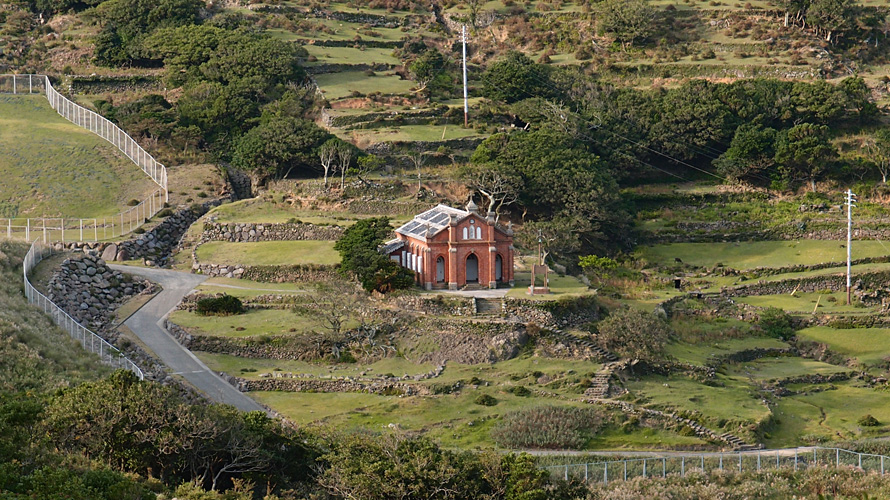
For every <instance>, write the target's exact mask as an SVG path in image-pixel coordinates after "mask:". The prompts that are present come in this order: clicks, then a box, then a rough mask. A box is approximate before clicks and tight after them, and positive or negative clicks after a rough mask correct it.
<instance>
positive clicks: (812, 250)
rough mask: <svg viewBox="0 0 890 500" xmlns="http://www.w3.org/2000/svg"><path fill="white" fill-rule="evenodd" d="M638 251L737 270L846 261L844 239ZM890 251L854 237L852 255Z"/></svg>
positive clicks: (663, 259)
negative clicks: (721, 265) (720, 265)
mask: <svg viewBox="0 0 890 500" xmlns="http://www.w3.org/2000/svg"><path fill="white" fill-rule="evenodd" d="M637 255H638V256H639V257H641V258H643V259H646V260H647V261H649V262H651V263H654V264H673V263H674V259H675V258H679V259H681V260H682V261H683V262H684V263H686V264H691V265H694V266H708V267H712V266H715V265H717V264H718V263H720V264H723V265H724V266H726V267H731V268H733V269H738V270H747V269H754V268H756V267H785V266H793V265H799V264H803V265H813V264H823V263H832V262H838V263H840V262H844V261H846V258H847V250H846V248H845V244H844V242H840V241H825V240H796V241H747V242H737V243H672V244H668V245H654V246H651V247H641V248H639V249H638V250H637ZM885 255H890V244H888V243H883V242H880V241H854V242H853V258H854V259H862V258H866V257H880V256H885Z"/></svg>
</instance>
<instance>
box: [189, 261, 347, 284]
mask: <svg viewBox="0 0 890 500" xmlns="http://www.w3.org/2000/svg"><path fill="white" fill-rule="evenodd" d="M192 272H193V273H196V274H206V275H208V276H210V277H220V278H241V279H246V280H251V281H260V282H263V283H293V282H301V283H302V282H318V281H329V280H332V279H335V278H336V277H337V276H339V275H338V274H337V267H336V266H322V265H311V264H307V265H293V266H243V265H240V264H231V265H226V264H201V263H199V262H195V263H194V264H192Z"/></svg>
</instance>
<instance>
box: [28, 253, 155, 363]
mask: <svg viewBox="0 0 890 500" xmlns="http://www.w3.org/2000/svg"><path fill="white" fill-rule="evenodd" d="M51 254H52V249H51V248H50V247H47V246H46V245H44V244H43V243H42V242H40V241H35V242H34V243H32V244H31V248H30V249H29V250H28V253H27V254H25V260H24V262H23V264H22V274H23V275H24V280H25V296H26V297H27V298H28V303H30V304H36V305H37V307H40V308H41V309H43V312H45V313H46V314H48V315H49V316H51V317H52V319H53V321H54V322H55V323H56V324H57V325H59V326H60V327H61V328H62V329H64V330H65V331H67V332H68V333H69V334H70V335H71V337H72V338H74V339H75V340H78V341H80V345H82V346H83V348H84V349H86V350H87V351H90V352H92V353H95V354H98V355H99V358H101V359H102V361H103V362H104V363H106V364H108V365H111V366H113V367H116V368H125V369H127V370H130V371H131V372H133V373H135V374H136V376H137V377H139V380H143V379H144V378H145V376H144V374H143V373H142V370H140V369H139V367H138V366H136V363H133V362H132V361H130V359H129V358H127V357H126V356H124V354H123V353H122V352H121V351H120V350H119V349H118V348H116V347H114V346H113V345H111V344H109V343H108V342H106V341H105V339H103V338H102V337H100V336H99V335H97V334H95V333H93V332H92V331H91V330H90V329H89V328H87V327H85V326H83V325H81V324H80V323H78V322H77V321H76V320H75V319H74V318H72V317H71V316H70V315H69V314H68V313H66V312H65V311H64V310H62V308H61V307H59V306H57V305H55V304H54V303H53V302H52V301H51V300H49V299H48V298H47V297H46V296H45V295H43V294H42V293H40V292H39V291H38V290H37V289H36V288H34V286H33V285H32V284H31V280H29V279H28V273H29V272H30V271H31V270H32V269H34V267H35V266H36V265H37V264H39V263H40V261H42V260H43V259H44V258H45V257H46V256H48V255H51Z"/></svg>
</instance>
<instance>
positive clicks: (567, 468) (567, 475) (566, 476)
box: [564, 465, 569, 481]
mask: <svg viewBox="0 0 890 500" xmlns="http://www.w3.org/2000/svg"><path fill="white" fill-rule="evenodd" d="M564 479H565V480H566V481H568V480H569V466H568V465H566V474H565V476H564Z"/></svg>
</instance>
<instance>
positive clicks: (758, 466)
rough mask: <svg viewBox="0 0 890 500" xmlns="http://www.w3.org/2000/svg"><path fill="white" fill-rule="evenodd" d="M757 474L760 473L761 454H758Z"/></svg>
mask: <svg viewBox="0 0 890 500" xmlns="http://www.w3.org/2000/svg"><path fill="white" fill-rule="evenodd" d="M757 472H760V452H759V451H758V452H757Z"/></svg>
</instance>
